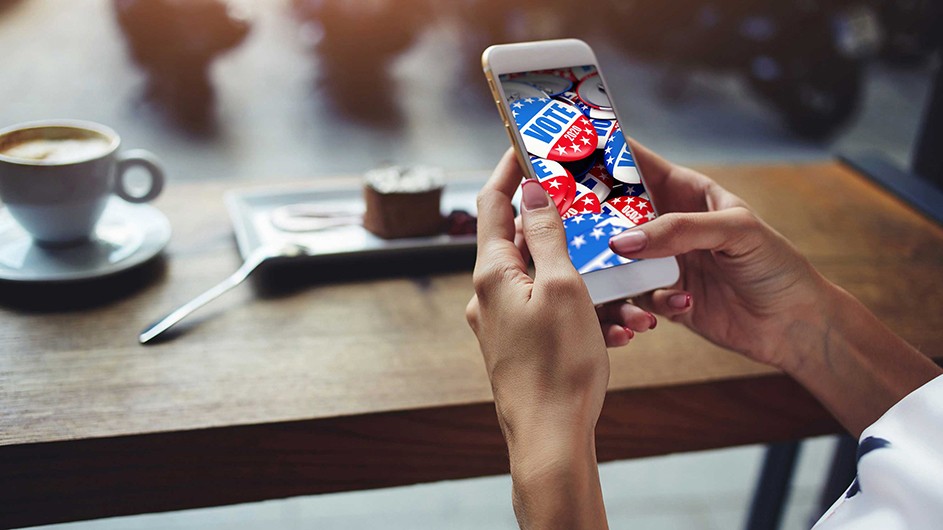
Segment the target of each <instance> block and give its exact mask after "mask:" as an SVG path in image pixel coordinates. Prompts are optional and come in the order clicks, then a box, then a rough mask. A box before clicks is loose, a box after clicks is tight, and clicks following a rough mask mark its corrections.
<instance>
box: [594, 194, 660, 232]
mask: <svg viewBox="0 0 943 530" xmlns="http://www.w3.org/2000/svg"><path fill="white" fill-rule="evenodd" d="M602 208H603V211H604V212H606V213H612V214H614V215H618V216H619V217H622V218H623V219H625V220H627V221H628V222H630V223H632V224H633V225H635V226H638V225H641V224H645V223H647V222H649V221H651V220H652V219H654V218H655V210H653V209H652V203H651V202H649V201H647V200H645V199H643V198H641V197H616V198H615V199H610V200H608V201H606V202H605V203H603V205H602Z"/></svg>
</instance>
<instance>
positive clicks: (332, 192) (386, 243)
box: [226, 179, 484, 261]
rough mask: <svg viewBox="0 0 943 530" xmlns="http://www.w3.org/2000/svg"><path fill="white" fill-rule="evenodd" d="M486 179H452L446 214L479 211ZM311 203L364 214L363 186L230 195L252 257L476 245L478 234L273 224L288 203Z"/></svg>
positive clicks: (242, 248)
mask: <svg viewBox="0 0 943 530" xmlns="http://www.w3.org/2000/svg"><path fill="white" fill-rule="evenodd" d="M483 182H484V181H483V180H481V179H473V180H464V181H462V180H458V181H456V180H452V181H449V182H447V184H446V186H445V191H444V192H443V194H442V213H443V214H448V213H449V212H450V211H452V210H465V211H467V212H469V213H471V214H473V215H474V214H475V213H476V211H477V210H476V207H475V197H476V196H477V194H478V190H479V189H481V185H482V183H483ZM298 204H301V205H306V206H310V207H316V208H319V209H323V210H325V211H337V212H351V213H356V212H360V211H362V209H363V189H362V187H360V186H359V185H356V184H352V185H351V186H349V187H346V188H334V189H324V187H323V186H322V187H317V186H293V187H280V188H274V189H273V188H250V189H243V190H235V191H231V192H229V193H227V194H226V205H227V206H228V208H229V215H230V217H232V221H233V227H234V228H235V232H236V243H237V244H238V245H239V253H240V254H241V255H242V257H243V258H246V257H247V256H249V255H250V254H252V252H253V251H254V250H256V249H257V248H259V247H261V246H266V245H268V246H272V247H276V248H277V247H280V246H285V245H286V244H297V245H301V246H303V247H304V248H305V249H306V252H305V253H304V254H302V255H299V256H297V257H295V258H291V259H292V260H305V261H318V260H320V259H324V258H328V257H337V256H350V257H354V256H366V255H391V254H403V253H410V252H415V251H419V250H432V251H434V250H435V249H462V248H473V247H474V246H475V235H474V234H470V235H460V236H450V235H448V234H440V235H435V236H429V237H410V238H402V239H383V238H380V237H377V236H375V235H373V234H372V233H370V232H369V231H367V230H366V229H365V228H364V227H363V226H362V225H359V224H352V225H347V226H339V227H335V228H329V229H325V230H318V231H311V232H297V231H286V230H281V229H279V228H278V227H277V226H276V225H275V224H273V222H272V214H273V212H275V211H277V210H278V209H279V208H281V207H284V206H288V205H298Z"/></svg>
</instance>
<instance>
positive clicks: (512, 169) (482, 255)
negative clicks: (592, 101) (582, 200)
mask: <svg viewBox="0 0 943 530" xmlns="http://www.w3.org/2000/svg"><path fill="white" fill-rule="evenodd" d="M521 175H522V172H521V170H520V168H519V167H518V164H517V162H516V161H515V157H514V155H513V153H512V152H511V151H508V152H507V153H506V154H505V155H504V157H503V158H502V159H501V161H500V162H499V163H498V166H497V168H496V169H495V171H494V174H493V175H492V177H491V179H490V180H489V181H488V183H487V184H485V186H484V187H483V188H482V190H481V193H480V194H479V196H478V258H477V262H476V264H475V273H474V283H475V296H474V297H472V299H471V301H470V302H469V304H468V307H467V310H466V316H467V319H468V323H469V325H470V326H471V328H472V330H473V331H474V332H475V334H476V335H477V337H478V341H479V344H480V346H481V351H482V355H483V356H484V360H485V367H486V368H487V371H488V377H489V378H490V380H491V386H492V389H493V390H494V397H495V405H496V407H497V409H498V417H499V419H500V420H501V422H502V428H503V429H504V431H505V436H506V437H507V438H508V443H509V444H511V443H514V441H516V440H515V438H516V436H517V435H518V434H521V433H524V432H534V431H535V437H541V436H543V435H544V434H550V435H553V434H554V433H563V434H564V435H577V436H581V437H586V436H591V434H592V431H593V428H594V427H595V423H596V419H597V418H598V416H599V410H600V408H601V407H602V402H603V398H604V396H605V392H606V385H607V384H608V381H609V357H608V353H607V352H606V344H605V340H604V338H603V333H602V332H601V331H600V327H599V322H598V320H597V317H596V313H595V308H594V307H593V303H592V301H591V300H590V298H589V293H588V292H587V291H586V287H585V286H584V285H583V282H582V280H581V279H580V276H579V274H578V273H577V272H576V269H574V268H573V265H572V263H570V260H569V257H568V254H567V250H566V237H565V235H564V230H563V222H562V221H561V220H560V215H559V214H558V213H557V210H556V208H554V205H553V203H552V202H551V201H550V197H549V196H548V195H547V194H546V192H544V190H543V188H542V187H541V186H540V184H539V183H537V182H536V181H526V182H525V183H524V185H523V187H522V201H521V202H522V204H521V222H520V226H521V230H520V232H518V231H517V230H516V229H515V221H514V210H513V208H512V206H511V197H512V196H513V195H514V192H515V190H516V189H517V187H518V185H519V184H520V182H521ZM517 234H519V237H516V235H517ZM515 239H517V241H516V242H515ZM528 255H529V256H530V257H532V258H533V262H534V269H535V274H534V275H533V277H531V276H530V275H529V274H528V271H527V259H526V258H527V256H528Z"/></svg>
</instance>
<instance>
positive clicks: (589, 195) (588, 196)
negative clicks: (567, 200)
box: [560, 183, 602, 219]
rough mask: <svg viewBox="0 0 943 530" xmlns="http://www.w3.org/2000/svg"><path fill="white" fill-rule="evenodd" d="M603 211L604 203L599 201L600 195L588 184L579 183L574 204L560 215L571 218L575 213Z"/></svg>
mask: <svg viewBox="0 0 943 530" xmlns="http://www.w3.org/2000/svg"><path fill="white" fill-rule="evenodd" d="M601 211H602V204H601V203H600V202H599V197H597V196H596V194H595V193H593V191H592V190H590V189H589V188H587V187H586V186H584V185H582V184H579V183H577V184H576V198H575V199H574V200H573V204H571V205H570V207H569V208H568V209H567V210H566V211H565V212H563V213H561V214H560V216H561V217H563V218H564V219H569V218H570V217H573V216H574V215H580V214H584V213H599V212H601Z"/></svg>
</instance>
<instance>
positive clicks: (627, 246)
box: [609, 230, 648, 252]
mask: <svg viewBox="0 0 943 530" xmlns="http://www.w3.org/2000/svg"><path fill="white" fill-rule="evenodd" d="M647 244H648V236H646V235H645V232H642V231H641V230H627V231H625V232H622V233H621V234H619V235H617V236H615V237H613V238H612V239H610V240H609V246H610V247H612V250H614V251H616V252H637V251H639V250H642V249H643V248H645V245H647Z"/></svg>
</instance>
